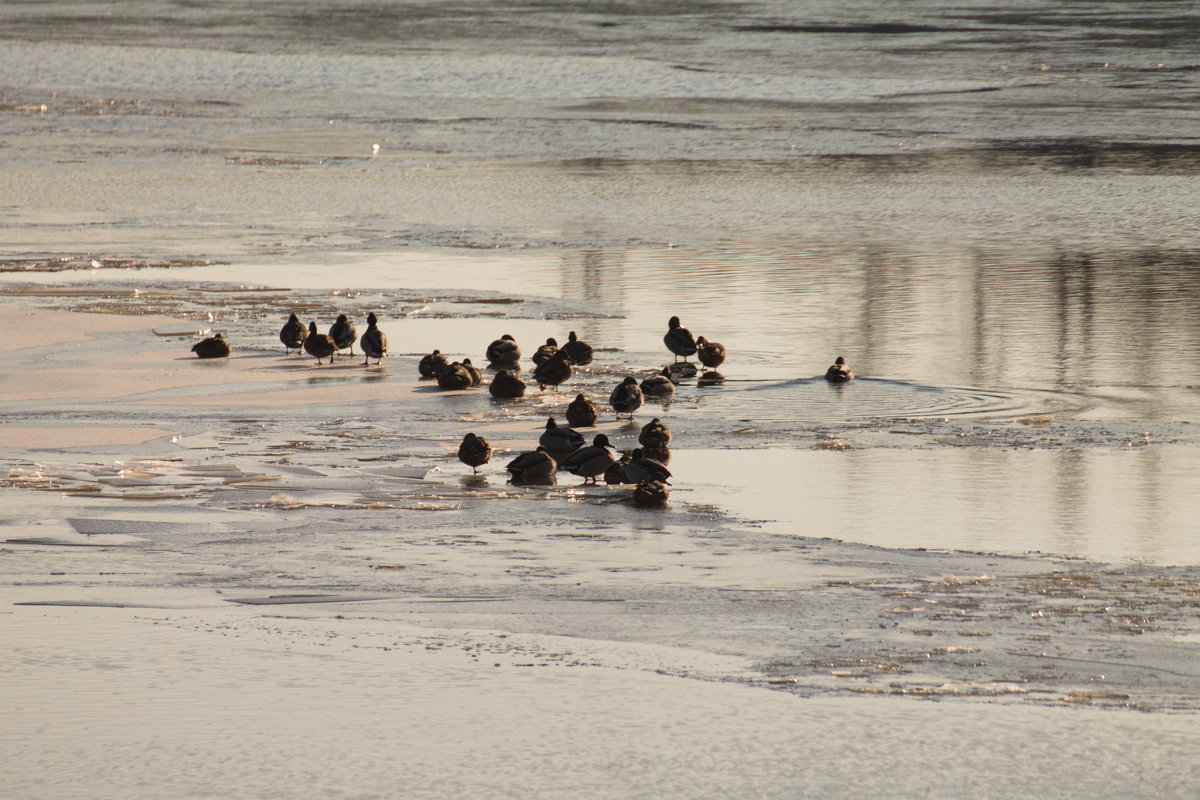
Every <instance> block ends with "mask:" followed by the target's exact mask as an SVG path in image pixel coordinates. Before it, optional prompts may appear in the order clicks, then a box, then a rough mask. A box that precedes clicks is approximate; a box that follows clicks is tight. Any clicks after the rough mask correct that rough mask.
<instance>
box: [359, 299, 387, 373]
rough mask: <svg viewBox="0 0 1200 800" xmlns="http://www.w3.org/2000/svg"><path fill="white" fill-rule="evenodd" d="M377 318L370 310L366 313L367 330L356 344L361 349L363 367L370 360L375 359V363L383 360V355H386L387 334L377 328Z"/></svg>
mask: <svg viewBox="0 0 1200 800" xmlns="http://www.w3.org/2000/svg"><path fill="white" fill-rule="evenodd" d="M378 326H379V319H378V318H377V317H376V316H375V312H374V311H372V312H371V313H370V314H367V331H366V333H364V334H363V335H362V338H361V339H359V340H358V346H359V347H360V348H362V351H363V356H364V359H363V366H364V367H365V366H366V365H367V364H368V363H369V362H370V360H371V359H372V358H373V359H375V363H376V364H379V363H381V362H382V361H383V357H384V356H386V355H387V351H388V341H387V334H386V333H384V332H383V331H381V330H379V327H378Z"/></svg>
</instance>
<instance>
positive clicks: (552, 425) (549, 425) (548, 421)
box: [546, 417, 558, 431]
mask: <svg viewBox="0 0 1200 800" xmlns="http://www.w3.org/2000/svg"><path fill="white" fill-rule="evenodd" d="M557 427H558V423H557V422H555V421H554V417H547V418H546V430H548V431H552V430H554V429H555V428H557Z"/></svg>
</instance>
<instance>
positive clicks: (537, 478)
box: [505, 447, 558, 483]
mask: <svg viewBox="0 0 1200 800" xmlns="http://www.w3.org/2000/svg"><path fill="white" fill-rule="evenodd" d="M505 469H506V470H508V472H509V474H510V475H511V476H512V477H511V478H510V480H511V481H512V482H513V483H554V482H555V477H554V476H555V473H557V472H558V461H556V460H555V459H554V457H553V456H552V455H550V454H549V453H547V452H546V448H544V447H538V449H536V450H531V451H529V452H527V453H521V454H520V455H519V456H517V457H516V458H514V459H513V460H512V461H510V462H508V465H507V466H506V467H505Z"/></svg>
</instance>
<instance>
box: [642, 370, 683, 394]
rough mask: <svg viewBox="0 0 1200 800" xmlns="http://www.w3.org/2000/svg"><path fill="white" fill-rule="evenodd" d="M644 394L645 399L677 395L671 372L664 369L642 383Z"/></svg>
mask: <svg viewBox="0 0 1200 800" xmlns="http://www.w3.org/2000/svg"><path fill="white" fill-rule="evenodd" d="M642 394H643V395H644V396H645V397H670V396H671V395H673V394H675V381H673V380H672V379H671V370H669V369H667V368H666V367H663V368H662V371H661V372H659V373H658V374H656V375H651V376H650V377H649V378H646V380H644V381H642Z"/></svg>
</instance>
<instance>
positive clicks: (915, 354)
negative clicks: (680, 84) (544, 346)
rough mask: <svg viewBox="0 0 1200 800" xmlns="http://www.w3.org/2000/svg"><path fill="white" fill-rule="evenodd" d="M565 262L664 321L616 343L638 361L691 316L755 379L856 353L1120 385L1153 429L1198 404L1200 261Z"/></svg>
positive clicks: (883, 368)
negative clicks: (670, 323)
mask: <svg viewBox="0 0 1200 800" xmlns="http://www.w3.org/2000/svg"><path fill="white" fill-rule="evenodd" d="M560 264H561V270H562V274H561V283H560V286H561V288H562V292H563V294H564V296H566V297H569V298H576V299H579V300H582V301H586V302H595V303H600V302H608V303H615V304H616V305H619V306H627V305H628V306H634V307H635V308H637V309H638V311H637V314H638V316H639V317H640V316H641V315H642V314H645V315H646V316H647V317H648V319H647V320H646V321H645V322H644V323H642V322H641V320H640V319H635V320H632V321H631V323H632V325H633V330H631V331H630V332H629V334H627V335H628V336H629V338H630V339H631V340H632V341H629V342H626V341H620V342H616V343H615V344H617V345H618V346H620V347H622V348H626V347H628V348H631V349H632V348H636V347H637V346H638V344H637V343H638V342H642V343H645V342H652V341H655V339H654V333H655V332H656V331H655V328H656V326H659V325H663V324H665V319H666V317H667V316H668V315H670V314H674V313H680V314H681V315H682V316H683V317H684V321H685V325H687V324H688V320H689V319H691V320H692V322H691V324H690V327H691V328H692V329H693V332H694V333H698V334H699V333H708V332H711V333H709V335H710V338H716V339H719V340H721V341H723V342H724V343H725V344H726V345H727V346H730V347H731V352H732V353H734V354H735V355H734V356H731V359H730V362H731V364H735V365H736V364H737V363H738V362H739V361H740V362H741V364H742V365H743V369H745V370H747V371H748V372H750V375H751V376H755V377H771V378H774V377H777V376H780V375H782V374H790V375H792V376H803V375H812V374H816V373H817V372H819V371H820V370H823V369H824V366H827V364H828V363H829V362H831V361H832V358H833V356H835V355H844V356H846V357H847V358H848V359H849V360H850V361H851V363H852V365H853V366H854V368H855V371H856V372H857V373H858V374H861V375H870V376H878V377H889V378H902V379H906V380H921V381H927V382H934V383H939V384H943V385H952V384H961V385H974V386H989V387H995V388H999V387H1014V386H1026V387H1035V386H1037V387H1059V388H1064V389H1067V388H1072V387H1081V386H1082V387H1114V388H1119V390H1122V391H1124V390H1131V391H1134V392H1138V393H1141V394H1143V396H1144V397H1143V399H1144V400H1145V401H1147V409H1148V413H1150V414H1151V416H1152V417H1153V418H1172V416H1173V415H1174V418H1177V419H1178V418H1186V417H1185V416H1181V415H1186V414H1187V413H1189V412H1190V411H1192V410H1194V409H1195V402H1194V400H1188V399H1187V394H1188V387H1190V386H1192V385H1193V384H1194V376H1195V375H1196V374H1197V367H1198V361H1200V281H1198V280H1196V276H1197V275H1200V257H1197V256H1196V255H1195V254H1191V253H1170V252H1154V251H1142V252H1136V253H1131V254H1129V253H1119V252H1118V253H1112V254H1099V253H1066V252H1058V253H1054V252H1038V251H1032V252H1028V253H1020V254H1014V253H1011V252H1008V253H1005V252H989V251H986V250H980V249H965V250H961V251H948V252H927V253H920V252H911V251H897V250H893V251H889V250H886V249H885V248H883V247H881V246H878V245H870V246H862V247H860V248H857V249H847V248H844V247H838V246H837V245H832V246H820V245H816V246H811V245H810V246H805V245H804V244H802V243H797V242H791V243H786V242H779V243H775V244H772V245H770V246H767V247H763V248H761V249H749V248H746V249H742V248H737V247H733V246H730V247H728V248H714V249H706V250H703V251H700V252H697V251H696V250H694V249H691V250H687V251H684V250H682V249H681V250H674V251H672V250H668V251H665V252H663V251H654V252H626V253H617V252H604V253H601V252H592V253H582V254H569V255H566V256H564V257H562V259H561V261H560ZM660 317H661V319H662V320H663V322H660V321H659V320H658V318H660ZM697 320H701V321H702V325H703V327H702V329H700V330H697V328H698V327H699V326H700V324H701V323H700V322H697ZM581 327H584V328H586V327H587V326H586V325H581ZM596 327H597V330H595V331H589V334H591V335H592V336H593V338H595V337H596V336H598V335H603V333H602V332H601V331H600V330H599V328H607V330H608V333H609V334H611V330H612V325H611V324H609V323H607V321H598V322H597V323H596ZM643 328H645V329H644V330H643ZM806 370H807V371H806ZM723 372H725V373H726V374H728V375H729V376H731V377H732V376H733V375H734V373H733V372H732V371H731V370H730V369H729V368H728V367H726V368H724V369H723ZM742 377H745V376H744V375H743V376H742ZM1174 395H1178V396H1174ZM1176 403H1182V404H1181V405H1175V404H1176Z"/></svg>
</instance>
